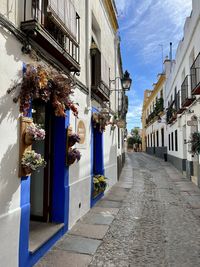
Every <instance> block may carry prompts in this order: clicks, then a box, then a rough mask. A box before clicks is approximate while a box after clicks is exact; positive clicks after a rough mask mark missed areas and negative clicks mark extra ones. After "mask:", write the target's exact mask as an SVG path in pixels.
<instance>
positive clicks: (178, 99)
mask: <svg viewBox="0 0 200 267" xmlns="http://www.w3.org/2000/svg"><path fill="white" fill-rule="evenodd" d="M199 38H200V2H199V0H193V1H192V12H191V15H190V17H188V18H187V19H186V21H185V25H184V36H183V38H182V40H181V41H180V42H179V45H178V48H177V51H176V56H175V60H169V59H167V60H165V62H164V64H165V75H166V80H165V83H164V85H163V95H164V108H165V115H164V116H163V117H162V119H161V123H158V121H157V117H156V119H155V120H154V121H153V122H152V123H151V124H150V125H147V126H146V128H145V127H144V126H145V121H144V120H143V136H144V133H145V136H146V137H147V136H148V135H149V143H150V144H148V141H147V148H148V147H156V146H157V142H155V144H154V141H153V140H152V144H151V141H150V135H151V133H152V132H156V131H157V130H158V131H160V129H161V128H162V127H164V130H165V141H164V143H165V146H166V147H167V151H166V152H167V157H168V160H169V161H170V162H171V163H172V164H174V165H175V166H176V167H177V168H178V169H179V170H180V171H182V172H183V173H184V174H185V175H186V176H187V177H188V178H189V179H191V180H192V181H193V182H194V183H196V184H197V185H198V186H200V168H199V163H200V161H199V156H197V155H193V154H192V153H191V152H190V149H191V144H190V143H188V141H189V140H190V138H191V134H192V133H193V132H197V131H198V132H199V129H200V104H199V103H200V102H199V95H198V94H195V93H194V88H193V91H192V83H191V81H192V80H191V79H192V78H191V77H194V74H192V72H191V67H192V66H194V65H193V64H194V62H195V60H196V61H197V58H198V56H199V54H200V42H199ZM198 64H199V63H198V62H197V65H198ZM195 74H196V77H197V78H196V81H197V83H198V82H199V66H196V68H195ZM196 87H198V84H196ZM186 88H187V89H186ZM153 92H154V90H153V91H151V93H150V97H149V98H150V101H148V98H147V100H146V102H145V100H144V106H143V118H144V117H145V116H146V118H147V117H148V114H150V113H151V112H152V110H153V108H152V107H153V106H154V103H155V97H156V95H155V97H154V98H153V97H152V94H153ZM171 110H173V112H172V113H171V115H170V111H171ZM192 120H196V121H197V126H189V125H188V123H190V121H192ZM152 139H153V138H152ZM155 139H156V138H155ZM160 141H161V140H160V139H159V143H160ZM147 152H148V151H147ZM150 153H151V154H155V152H152V151H150Z"/></svg>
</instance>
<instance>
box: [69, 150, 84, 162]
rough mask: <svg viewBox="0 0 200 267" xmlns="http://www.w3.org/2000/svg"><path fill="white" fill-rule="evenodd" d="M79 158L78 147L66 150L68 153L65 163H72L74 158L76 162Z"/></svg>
mask: <svg viewBox="0 0 200 267" xmlns="http://www.w3.org/2000/svg"><path fill="white" fill-rule="evenodd" d="M80 159H81V153H80V151H79V150H78V149H76V148H70V149H69V150H68V155H67V163H68V165H71V164H73V163H74V162H75V161H76V160H77V162H78V161H79V160H80Z"/></svg>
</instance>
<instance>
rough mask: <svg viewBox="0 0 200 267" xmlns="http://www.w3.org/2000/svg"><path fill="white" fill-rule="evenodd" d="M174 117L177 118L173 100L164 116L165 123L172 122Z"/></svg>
mask: <svg viewBox="0 0 200 267" xmlns="http://www.w3.org/2000/svg"><path fill="white" fill-rule="evenodd" d="M176 119H177V110H176V103H175V100H174V101H172V103H171V104H170V105H169V107H168V108H167V116H166V121H167V124H171V123H173V122H174V121H175V120H176Z"/></svg>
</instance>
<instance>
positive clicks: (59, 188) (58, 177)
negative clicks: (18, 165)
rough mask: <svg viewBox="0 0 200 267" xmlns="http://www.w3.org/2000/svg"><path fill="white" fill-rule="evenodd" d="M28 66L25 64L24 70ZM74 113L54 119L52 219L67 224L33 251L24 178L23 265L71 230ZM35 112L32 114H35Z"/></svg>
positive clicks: (30, 263) (31, 262) (27, 184)
mask: <svg viewBox="0 0 200 267" xmlns="http://www.w3.org/2000/svg"><path fill="white" fill-rule="evenodd" d="M24 69H25V67H24V66H23V71H24ZM69 115H70V112H69V111H67V112H66V118H60V117H55V118H54V119H55V120H54V121H55V122H54V162H53V170H54V171H53V186H52V189H53V190H52V222H55V223H63V224H64V226H63V227H62V228H61V229H60V230H59V231H58V232H57V233H56V234H55V235H54V236H52V238H50V239H49V240H48V241H47V242H46V243H45V244H44V245H42V246H41V247H40V248H39V249H38V250H37V251H36V252H35V253H30V252H29V224H30V179H31V177H30V176H27V177H21V196H20V207H21V220H20V236H19V267H29V266H33V265H34V264H35V263H36V262H37V261H38V260H39V259H40V258H41V257H42V256H43V255H44V254H45V253H46V252H47V251H48V250H49V249H50V248H51V247H52V245H53V244H54V243H55V242H56V241H57V240H58V239H59V238H60V237H61V236H62V235H63V234H64V233H65V232H66V231H67V230H68V215H69V169H68V167H66V164H65V157H66V130H67V128H68V126H69ZM31 116H32V114H31V112H30V113H29V117H31Z"/></svg>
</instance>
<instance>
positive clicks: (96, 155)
mask: <svg viewBox="0 0 200 267" xmlns="http://www.w3.org/2000/svg"><path fill="white" fill-rule="evenodd" d="M92 112H99V111H98V110H97V109H95V108H92ZM104 172H105V170H104V158H103V133H102V132H100V131H99V127H98V126H97V127H96V128H94V127H93V124H92V121H91V202H90V206H91V207H93V206H94V205H95V204H96V203H97V201H98V200H100V199H101V198H102V197H103V195H104V193H103V192H102V193H101V194H99V195H98V196H97V197H95V198H93V197H92V192H93V176H94V175H96V174H102V175H104Z"/></svg>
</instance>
